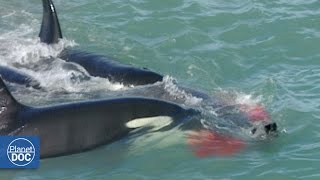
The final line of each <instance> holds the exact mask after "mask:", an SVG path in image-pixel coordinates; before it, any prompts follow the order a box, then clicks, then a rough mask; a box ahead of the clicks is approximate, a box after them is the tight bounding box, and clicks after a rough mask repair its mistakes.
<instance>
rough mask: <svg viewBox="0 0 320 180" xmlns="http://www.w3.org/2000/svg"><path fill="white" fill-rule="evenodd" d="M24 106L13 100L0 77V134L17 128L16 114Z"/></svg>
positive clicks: (5, 133)
mask: <svg viewBox="0 0 320 180" xmlns="http://www.w3.org/2000/svg"><path fill="white" fill-rule="evenodd" d="M24 107H26V106H24V105H22V104H20V103H19V102H17V101H16V100H15V98H14V97H13V96H12V95H11V93H10V92H9V90H8V88H7V86H6V85H5V83H4V82H3V80H2V78H0V135H7V134H8V133H9V132H11V131H12V130H14V129H16V128H17V126H18V125H19V122H17V114H18V112H19V111H20V110H21V109H23V108H24Z"/></svg>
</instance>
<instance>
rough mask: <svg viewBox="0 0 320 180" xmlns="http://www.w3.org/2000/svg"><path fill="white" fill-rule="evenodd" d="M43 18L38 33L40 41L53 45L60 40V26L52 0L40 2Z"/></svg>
mask: <svg viewBox="0 0 320 180" xmlns="http://www.w3.org/2000/svg"><path fill="white" fill-rule="evenodd" d="M42 5H43V16H42V24H41V29H40V33H39V37H40V41H41V42H43V43H46V44H54V43H57V42H58V41H59V39H61V38H62V33H61V29H60V24H59V20H58V16H57V12H56V9H55V7H54V5H53V2H52V0H42Z"/></svg>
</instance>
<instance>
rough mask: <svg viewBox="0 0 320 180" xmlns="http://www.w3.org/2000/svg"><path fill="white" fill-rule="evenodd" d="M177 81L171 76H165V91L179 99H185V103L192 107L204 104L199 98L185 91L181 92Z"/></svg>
mask: <svg viewBox="0 0 320 180" xmlns="http://www.w3.org/2000/svg"><path fill="white" fill-rule="evenodd" d="M175 81H176V80H175V79H174V78H172V77H171V76H165V77H164V78H163V82H164V89H165V90H166V91H167V92H168V93H169V94H170V95H171V96H174V97H176V98H177V99H184V100H185V103H186V104H187V105H190V106H194V105H197V104H200V103H201V102H202V100H203V99H202V98H198V97H195V96H192V95H191V94H189V93H186V92H185V91H184V90H181V89H180V88H179V87H178V86H177V85H176V82H175Z"/></svg>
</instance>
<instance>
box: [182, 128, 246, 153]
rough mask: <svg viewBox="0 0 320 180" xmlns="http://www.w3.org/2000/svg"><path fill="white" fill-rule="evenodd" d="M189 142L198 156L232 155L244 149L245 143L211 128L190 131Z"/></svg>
mask: <svg viewBox="0 0 320 180" xmlns="http://www.w3.org/2000/svg"><path fill="white" fill-rule="evenodd" d="M187 142H188V144H189V145H190V146H191V147H192V149H193V151H194V153H195V154H196V155H197V156H198V157H206V156H231V155H234V154H235V153H237V152H239V151H240V150H241V149H243V148H244V145H245V143H244V142H243V141H242V140H240V139H236V138H234V137H229V136H224V135H221V134H217V133H215V132H212V131H209V130H201V131H197V132H193V133H190V134H189V136H188V138H187Z"/></svg>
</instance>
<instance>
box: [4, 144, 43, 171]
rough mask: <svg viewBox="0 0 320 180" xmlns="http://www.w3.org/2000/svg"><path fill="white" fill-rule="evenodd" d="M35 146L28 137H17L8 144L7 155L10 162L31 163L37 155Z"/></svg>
mask: <svg viewBox="0 0 320 180" xmlns="http://www.w3.org/2000/svg"><path fill="white" fill-rule="evenodd" d="M36 153H37V152H36V149H35V146H34V145H33V144H32V142H31V141H29V140H28V139H26V138H17V139H14V140H13V141H11V143H10V144H9V145H8V149H7V156H8V159H9V160H10V162H11V163H12V164H14V165H16V166H19V167H23V166H27V165H29V164H30V163H31V162H32V161H33V160H34V158H35V156H36Z"/></svg>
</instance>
